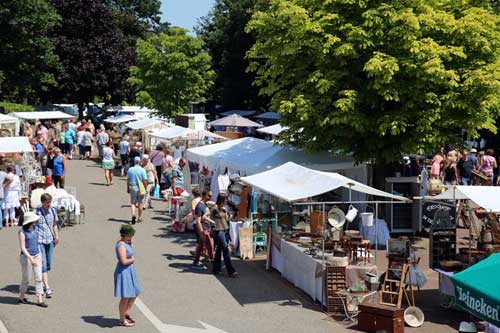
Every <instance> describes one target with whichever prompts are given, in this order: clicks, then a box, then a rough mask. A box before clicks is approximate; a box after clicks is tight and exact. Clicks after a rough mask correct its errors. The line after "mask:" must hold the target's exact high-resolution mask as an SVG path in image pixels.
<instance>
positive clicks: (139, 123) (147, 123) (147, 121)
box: [126, 118, 169, 130]
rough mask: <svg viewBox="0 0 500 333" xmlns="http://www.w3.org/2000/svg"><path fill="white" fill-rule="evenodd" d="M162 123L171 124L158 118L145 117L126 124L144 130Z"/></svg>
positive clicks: (131, 127) (134, 128)
mask: <svg viewBox="0 0 500 333" xmlns="http://www.w3.org/2000/svg"><path fill="white" fill-rule="evenodd" d="M161 125H165V126H169V124H168V123H167V122H166V121H164V120H161V119H158V118H143V119H139V120H136V121H132V122H130V123H128V124H127V125H126V126H127V127H128V128H130V129H133V130H142V129H147V128H151V127H158V126H161Z"/></svg>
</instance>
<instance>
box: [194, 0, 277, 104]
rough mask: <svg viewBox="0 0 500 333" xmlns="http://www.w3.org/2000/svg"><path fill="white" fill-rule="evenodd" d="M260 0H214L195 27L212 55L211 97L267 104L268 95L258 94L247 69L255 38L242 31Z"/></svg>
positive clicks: (222, 101) (235, 101)
mask: <svg viewBox="0 0 500 333" xmlns="http://www.w3.org/2000/svg"><path fill="white" fill-rule="evenodd" d="M262 2H263V1H261V0H216V2H215V5H214V8H213V9H212V10H211V12H210V13H209V14H208V15H207V16H206V17H204V18H202V19H201V20H200V21H199V23H198V26H197V28H196V31H197V34H198V36H200V38H201V39H203V41H204V42H205V45H206V49H207V50H208V53H209V54H210V56H211V57H212V66H213V68H214V70H215V73H216V78H215V85H214V87H213V89H212V91H211V95H212V98H214V99H216V100H219V101H220V102H221V103H222V104H223V105H224V106H228V107H233V108H245V107H248V108H259V107H265V106H267V104H268V98H266V97H263V96H259V89H258V87H255V86H254V85H253V84H252V83H253V81H254V79H255V75H254V74H253V73H248V72H246V68H247V67H248V64H249V62H248V60H247V59H246V57H245V55H246V53H247V52H248V50H250V47H251V46H252V45H253V44H254V42H255V38H254V37H253V36H252V34H250V33H246V32H245V26H246V25H247V23H248V21H249V20H250V18H251V16H252V13H253V11H254V8H257V7H256V6H258V5H259V3H262Z"/></svg>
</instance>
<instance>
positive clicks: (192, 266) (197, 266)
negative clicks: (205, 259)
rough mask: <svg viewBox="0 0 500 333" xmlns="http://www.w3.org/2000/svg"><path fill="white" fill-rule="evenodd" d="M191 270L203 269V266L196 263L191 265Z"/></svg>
mask: <svg viewBox="0 0 500 333" xmlns="http://www.w3.org/2000/svg"><path fill="white" fill-rule="evenodd" d="M191 268H192V269H204V267H203V264H202V263H201V262H197V263H196V264H192V265H191Z"/></svg>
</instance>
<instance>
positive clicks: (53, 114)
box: [11, 111, 75, 120]
mask: <svg viewBox="0 0 500 333" xmlns="http://www.w3.org/2000/svg"><path fill="white" fill-rule="evenodd" d="M11 115H13V116H15V117H17V118H20V119H25V120H36V119H40V120H47V119H73V118H75V117H73V116H72V115H70V114H67V113H64V112H61V111H33V112H14V113H11Z"/></svg>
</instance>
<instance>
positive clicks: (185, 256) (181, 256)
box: [163, 253, 193, 260]
mask: <svg viewBox="0 0 500 333" xmlns="http://www.w3.org/2000/svg"><path fill="white" fill-rule="evenodd" d="M163 256H164V257H165V258H167V260H193V256H192V255H188V254H170V253H165V254H164V255H163Z"/></svg>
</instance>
